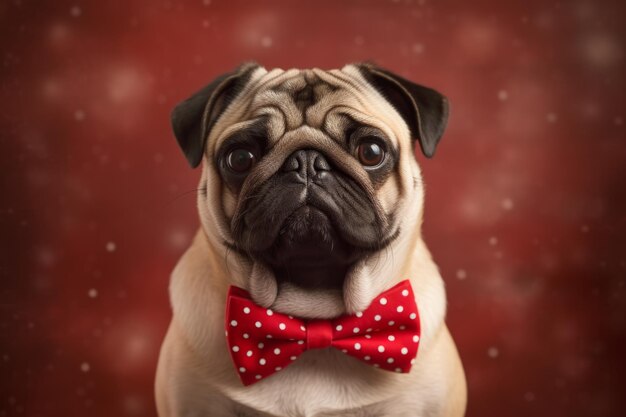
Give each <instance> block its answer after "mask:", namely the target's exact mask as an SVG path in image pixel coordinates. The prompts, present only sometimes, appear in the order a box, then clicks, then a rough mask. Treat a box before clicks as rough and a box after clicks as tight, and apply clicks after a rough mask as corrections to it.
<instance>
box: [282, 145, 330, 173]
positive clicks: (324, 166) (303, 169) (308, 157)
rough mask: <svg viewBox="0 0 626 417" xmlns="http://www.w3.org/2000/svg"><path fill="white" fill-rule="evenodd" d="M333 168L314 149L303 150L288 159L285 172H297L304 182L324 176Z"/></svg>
mask: <svg viewBox="0 0 626 417" xmlns="http://www.w3.org/2000/svg"><path fill="white" fill-rule="evenodd" d="M330 170H331V166H330V164H329V163H328V161H327V160H326V158H325V157H324V155H323V154H322V153H321V152H318V151H316V150H314V149H301V150H298V151H295V152H294V153H292V154H291V155H289V156H288V157H287V159H286V160H285V163H284V164H283V171H284V172H296V173H297V175H298V177H300V179H302V180H306V179H307V178H314V177H320V176H323V175H324V173H325V172H327V171H330Z"/></svg>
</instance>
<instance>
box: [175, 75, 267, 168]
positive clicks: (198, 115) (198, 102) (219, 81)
mask: <svg viewBox="0 0 626 417" xmlns="http://www.w3.org/2000/svg"><path fill="white" fill-rule="evenodd" d="M258 67H259V66H258V65H257V64H244V65H242V66H240V67H239V68H237V69H236V70H235V71H233V72H230V73H227V74H223V75H220V76H219V77H217V78H216V79H215V80H213V82H211V84H209V85H207V86H206V87H204V88H203V89H201V90H200V91H198V92H196V93H195V94H193V95H192V96H191V97H189V98H188V99H187V100H185V101H183V102H181V103H179V104H178V105H177V106H176V107H174V110H172V129H173V130H174V135H175V136H176V140H178V144H179V145H180V147H181V148H182V150H183V152H184V153H185V156H186V157H187V160H188V161H189V164H190V165H191V167H192V168H195V167H197V166H198V165H199V164H200V162H201V161H202V155H203V154H204V146H205V144H206V140H207V137H208V135H209V132H210V131H211V128H212V127H213V126H214V125H215V122H217V119H218V118H219V117H220V115H221V114H222V113H223V112H224V110H226V107H228V105H229V104H230V103H231V102H232V101H233V99H234V98H235V97H236V96H237V94H239V93H240V92H241V90H242V89H243V88H244V86H245V85H246V84H247V83H248V81H249V80H250V77H251V75H252V72H253V71H254V70H255V69H257V68H258Z"/></svg>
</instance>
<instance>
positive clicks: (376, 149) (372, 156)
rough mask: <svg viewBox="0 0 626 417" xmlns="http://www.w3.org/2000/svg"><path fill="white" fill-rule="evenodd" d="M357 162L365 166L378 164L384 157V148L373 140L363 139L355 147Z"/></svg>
mask: <svg viewBox="0 0 626 417" xmlns="http://www.w3.org/2000/svg"><path fill="white" fill-rule="evenodd" d="M357 156H358V158H359V162H360V163H361V164H362V165H364V166H366V167H374V166H377V165H380V164H381V162H383V159H384V158H385V150H384V149H383V147H382V146H381V145H379V144H378V143H376V142H374V141H363V142H361V143H360V144H359V147H358V148H357Z"/></svg>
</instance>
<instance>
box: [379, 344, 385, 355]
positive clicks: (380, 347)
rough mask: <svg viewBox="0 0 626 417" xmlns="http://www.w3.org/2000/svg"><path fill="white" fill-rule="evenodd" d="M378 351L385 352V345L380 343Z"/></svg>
mask: <svg viewBox="0 0 626 417" xmlns="http://www.w3.org/2000/svg"><path fill="white" fill-rule="evenodd" d="M378 351H379V352H380V353H383V352H384V351H385V347H384V346H383V345H379V346H378Z"/></svg>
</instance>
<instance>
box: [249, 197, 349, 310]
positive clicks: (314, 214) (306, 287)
mask: <svg viewBox="0 0 626 417" xmlns="http://www.w3.org/2000/svg"><path fill="white" fill-rule="evenodd" d="M339 221H340V220H339ZM360 258H361V253H360V251H359V250H358V249H357V248H355V247H353V246H352V245H350V244H348V243H347V242H346V241H345V240H343V239H342V238H341V236H340V234H339V233H338V232H337V229H336V228H335V227H334V226H333V221H331V219H329V217H328V216H327V215H326V214H325V213H324V212H322V211H320V210H319V209H316V208H314V207H311V206H303V207H301V208H299V209H297V210H296V211H295V212H294V213H293V214H292V215H290V216H289V217H288V218H287V219H286V220H285V222H284V224H283V226H282V227H281V230H280V233H279V234H278V236H277V238H276V239H275V241H274V243H273V244H272V245H271V246H270V248H269V249H267V250H266V251H264V252H262V253H260V254H256V255H255V256H254V259H255V261H254V267H253V272H252V277H251V281H250V292H251V295H252V297H253V298H254V299H255V301H256V302H257V303H259V304H261V305H264V306H266V307H271V308H272V309H275V310H277V311H280V312H283V313H286V314H292V315H297V316H299V317H306V318H329V317H336V316H339V315H341V314H343V313H345V312H346V305H345V302H344V294H343V292H344V286H345V283H346V278H347V277H348V276H350V274H351V271H352V270H353V269H354V266H355V265H356V264H357V263H358V261H359V259H360Z"/></svg>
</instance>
